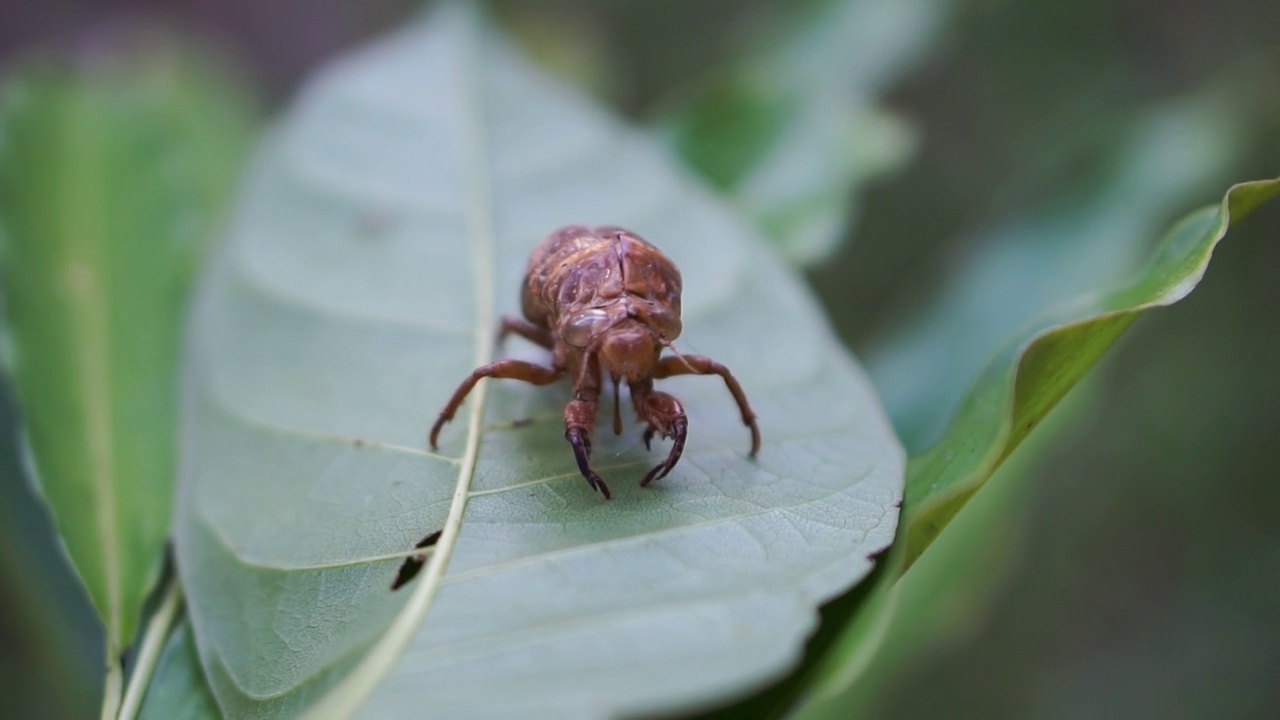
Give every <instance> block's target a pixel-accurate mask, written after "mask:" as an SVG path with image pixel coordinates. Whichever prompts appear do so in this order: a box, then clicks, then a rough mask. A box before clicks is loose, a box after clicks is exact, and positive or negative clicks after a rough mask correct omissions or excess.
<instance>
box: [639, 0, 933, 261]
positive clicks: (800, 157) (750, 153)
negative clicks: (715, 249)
mask: <svg viewBox="0 0 1280 720" xmlns="http://www.w3.org/2000/svg"><path fill="white" fill-rule="evenodd" d="M947 12H948V3H945V2H940V1H938V0H824V1H823V2H820V3H818V5H817V7H816V8H814V9H813V10H812V11H810V12H807V13H805V14H803V15H802V16H801V17H800V18H799V20H798V22H796V23H795V24H794V27H792V28H790V30H789V32H787V33H785V34H784V35H782V36H781V37H779V38H777V39H776V40H774V41H773V44H772V46H771V47H769V48H768V49H767V50H766V51H764V52H757V53H755V54H752V55H749V56H747V57H746V58H744V59H743V60H742V61H741V62H740V63H739V65H738V67H736V68H734V69H733V71H732V72H731V73H730V74H729V76H728V77H727V78H721V79H720V82H719V83H717V84H716V85H715V87H714V88H712V89H711V90H709V91H708V92H707V93H706V94H705V96H704V97H701V98H700V99H698V101H697V102H694V103H692V104H690V105H689V106H688V107H686V108H684V109H682V110H681V111H680V112H678V113H675V114H673V115H672V116H671V117H670V118H668V119H667V120H666V121H665V126H664V132H665V133H666V134H667V135H668V136H669V138H670V142H671V144H672V147H673V148H674V149H675V150H676V152H677V153H679V154H680V155H681V157H683V158H684V160H685V161H686V162H688V163H689V165H690V166H692V167H693V168H694V169H696V170H697V171H698V172H699V173H701V174H702V175H703V177H705V178H706V179H707V180H709V181H710V182H711V183H712V184H714V185H715V186H716V187H718V188H720V189H721V190H723V191H724V192H725V193H726V194H727V195H728V196H729V197H730V198H731V199H732V200H733V202H734V204H735V205H736V206H737V207H738V208H739V209H740V211H741V212H742V213H743V214H744V215H745V216H747V217H750V218H752V219H753V220H754V221H755V222H757V223H758V225H759V226H760V227H761V228H762V229H763V230H764V231H765V232H766V234H767V235H768V236H769V237H770V239H772V240H773V241H774V243H775V244H776V245H777V247H778V248H779V249H780V250H781V251H782V253H783V255H784V256H786V257H787V259H789V260H791V261H792V262H795V263H797V264H812V263H816V262H818V261H820V260H823V259H825V258H827V257H828V256H829V255H830V254H831V253H832V252H833V251H834V250H835V248H836V247H837V244H838V242H839V240H840V239H841V238H842V237H843V236H844V235H845V233H846V229H847V227H848V226H849V223H850V222H851V220H852V218H853V217H854V216H855V215H856V210H857V194H858V191H859V190H860V189H861V186H862V185H863V184H865V183H866V182H868V181H869V180H871V179H873V178H875V177H877V176H879V175H882V174H884V173H886V172H888V171H890V170H892V169H894V168H896V167H898V166H900V165H901V164H902V163H903V162H905V161H906V159H907V158H908V157H909V156H910V154H911V150H912V148H913V145H914V133H913V131H912V129H911V128H910V127H909V126H907V125H906V124H905V123H904V122H903V121H901V120H899V119H898V118H896V117H894V116H893V115H891V114H889V113H888V112H886V111H885V110H884V109H883V108H881V107H879V106H878V105H877V101H876V98H875V95H876V94H877V93H878V92H881V91H882V90H883V88H884V86H885V85H887V84H888V83H889V82H890V81H892V80H893V79H894V78H895V77H896V76H897V75H899V74H900V73H902V72H903V71H904V70H905V69H906V68H907V67H909V66H910V65H911V64H912V63H913V62H914V61H915V60H916V59H917V57H918V56H919V55H920V54H921V53H922V52H923V50H924V48H925V47H927V46H928V43H929V40H931V39H932V37H933V36H934V34H935V33H936V32H937V31H938V28H939V27H940V26H941V25H942V22H943V20H944V18H945V15H946V14H947Z"/></svg>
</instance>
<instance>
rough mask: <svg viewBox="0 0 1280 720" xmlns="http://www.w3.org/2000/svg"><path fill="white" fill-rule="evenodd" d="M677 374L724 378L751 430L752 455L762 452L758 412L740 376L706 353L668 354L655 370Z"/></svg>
mask: <svg viewBox="0 0 1280 720" xmlns="http://www.w3.org/2000/svg"><path fill="white" fill-rule="evenodd" d="M676 375H719V376H720V377H721V378H724V384H725V385H726V386H728V388H729V392H730V393H731V394H732V395H733V399H734V401H735V402H737V403H738V412H740V413H742V424H743V425H746V426H747V427H748V428H749V429H750V430H751V453H750V454H751V456H752V457H755V455H756V453H758V452H760V427H759V426H758V425H756V414H755V413H754V412H752V411H751V406H750V405H749V404H747V394H746V393H745V392H743V391H742V386H741V385H739V384H738V378H736V377H734V376H733V373H731V372H729V368H727V367H725V366H724V365H721V364H720V363H718V362H716V361H715V360H712V359H711V358H709V357H706V356H704V355H680V356H667V357H664V358H662V359H661V360H659V361H658V366H657V368H656V369H655V370H654V373H653V376H654V377H655V378H658V379H661V378H669V377H674V376H676Z"/></svg>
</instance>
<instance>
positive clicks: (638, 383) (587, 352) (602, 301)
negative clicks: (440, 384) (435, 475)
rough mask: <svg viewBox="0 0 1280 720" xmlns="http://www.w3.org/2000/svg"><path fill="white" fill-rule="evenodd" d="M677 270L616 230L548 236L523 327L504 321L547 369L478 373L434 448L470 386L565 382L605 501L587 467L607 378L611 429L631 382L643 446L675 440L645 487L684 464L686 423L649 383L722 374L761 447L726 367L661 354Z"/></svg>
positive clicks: (434, 432) (577, 448)
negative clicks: (543, 358)
mask: <svg viewBox="0 0 1280 720" xmlns="http://www.w3.org/2000/svg"><path fill="white" fill-rule="evenodd" d="M680 290H681V281H680V271H679V270H678V269H676V266H675V263H673V262H671V260H670V259H669V258H667V256H666V255H663V254H662V252H661V251H660V250H658V249H657V248H656V247H654V246H653V245H650V244H649V243H648V242H646V241H645V240H643V239H641V238H640V236H638V235H636V234H635V233H632V232H629V231H627V230H623V229H622V228H618V227H587V226H583V225H569V226H567V227H562V228H560V229H559V230H556V231H555V232H553V233H551V234H550V235H548V236H547V238H546V239H545V240H543V241H542V242H541V243H540V244H539V245H538V247H537V248H535V249H534V251H533V255H532V256H530V258H529V265H528V269H527V270H526V271H525V280H524V287H523V288H522V290H521V294H520V301H521V306H522V310H523V312H524V317H525V319H524V320H518V319H515V318H511V317H504V318H503V319H502V324H501V327H500V335H499V337H500V338H505V337H506V336H507V335H509V334H511V333H515V334H516V335H519V336H521V337H523V338H525V339H527V340H530V341H531V342H534V343H537V344H538V345H541V346H542V347H545V348H547V349H548V350H551V351H552V353H553V355H552V359H551V366H550V367H545V366H542V365H536V364H534V363H529V362H525V361H523V360H498V361H496V362H492V363H489V364H488V365H484V366H481V367H479V368H476V370H475V371H474V372H472V373H471V375H470V376H468V377H467V379H466V380H463V381H462V384H461V385H459V386H458V389H457V390H456V391H454V393H453V397H452V398H451V399H450V400H449V404H447V405H445V406H444V409H443V410H441V411H440V417H439V419H437V420H436V423H435V425H434V426H433V427H432V428H431V447H433V448H434V447H436V446H437V445H436V440H437V438H438V437H439V435H440V428H442V427H444V424H445V423H447V422H449V421H450V420H452V419H453V415H454V413H455V412H457V410H458V406H460V405H461V404H462V401H463V400H465V399H466V397H467V393H469V392H471V388H473V387H475V385H476V383H477V382H479V381H480V380H481V379H483V378H487V377H494V378H510V379H514V380H524V381H525V382H529V383H533V384H534V385H548V384H550V383H553V382H555V381H557V380H559V379H560V378H562V377H564V376H566V375H568V376H569V377H570V378H572V380H573V399H572V400H570V401H569V403H568V404H567V405H566V406H565V408H564V437H565V439H566V440H568V441H569V444H570V445H572V446H573V454H574V457H575V458H576V459H577V461H578V469H579V470H580V471H581V472H582V476H583V477H585V478H586V479H587V482H588V483H590V485H591V487H592V488H594V489H596V490H599V491H600V492H601V493H603V494H604V496H605V498H608V497H609V487H608V486H607V485H605V484H604V481H603V480H601V479H600V476H599V475H597V474H596V472H595V471H594V470H592V469H591V436H592V432H593V430H594V428H595V424H596V410H597V409H598V408H599V405H600V391H601V389H602V387H603V377H604V376H605V375H608V377H609V379H610V380H611V381H612V382H613V432H614V434H621V433H622V415H621V411H620V410H619V407H618V385H619V383H621V382H623V381H625V382H626V383H627V387H628V388H630V390H631V402H632V404H633V405H634V406H635V410H636V415H637V417H638V418H639V420H640V422H643V423H645V424H646V428H645V431H644V444H645V447H646V448H648V447H650V443H651V442H652V440H653V436H654V435H660V436H662V437H663V438H669V439H672V440H673V441H674V442H673V443H672V445H671V452H670V453H669V454H668V455H667V458H666V460H664V461H662V462H661V463H659V464H658V465H657V466H656V467H654V468H653V469H652V470H650V471H649V472H648V474H646V475H645V476H644V479H643V480H641V481H640V484H641V485H642V486H646V485H648V484H649V483H651V482H653V481H654V480H656V479H659V478H662V477H664V476H666V474H667V473H669V472H671V468H673V467H675V465H676V463H677V462H679V460H680V454H681V453H682V452H684V445H685V439H686V437H687V436H688V432H689V420H688V418H687V416H686V415H685V412H684V407H683V406H681V405H680V401H679V400H677V399H675V397H673V396H671V395H669V394H667V393H664V392H659V391H657V390H654V389H653V381H654V380H661V379H662V378H668V377H672V376H675V375H719V376H720V377H722V378H724V382H725V385H727V386H728V387H729V392H731V393H733V399H734V400H736V401H737V403H738V410H739V411H740V412H741V413H742V422H743V423H744V424H745V425H746V426H747V427H748V428H750V430H751V456H752V457H754V456H755V454H756V453H757V452H759V450H760V428H759V427H757V426H756V416H755V413H753V412H751V406H750V405H748V404H747V396H746V394H745V393H743V392H742V386H741V385H739V384H738V380H737V378H735V377H734V376H733V373H731V372H729V369H728V368H726V367H725V366H724V365H721V364H720V363H718V362H716V361H714V360H712V359H711V358H708V357H703V356H701V355H681V354H679V353H676V354H675V355H669V356H667V357H660V356H661V354H662V349H663V348H664V347H665V348H671V350H672V351H673V352H675V348H674V347H673V346H672V342H673V341H674V340H675V339H676V337H678V336H679V335H680V329H681V322H680Z"/></svg>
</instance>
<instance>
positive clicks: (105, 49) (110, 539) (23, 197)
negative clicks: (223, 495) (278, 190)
mask: <svg viewBox="0 0 1280 720" xmlns="http://www.w3.org/2000/svg"><path fill="white" fill-rule="evenodd" d="M122 39H123V40H124V42H119V43H118V46H116V45H113V44H112V42H110V40H112V39H111V38H106V39H100V40H101V42H100V46H98V51H97V54H95V56H94V62H93V63H88V62H83V63H82V62H80V61H81V60H82V58H75V57H72V58H63V57H60V56H56V55H50V56H47V57H46V56H39V57H37V58H35V59H33V61H31V62H28V63H26V64H23V65H20V66H18V67H19V70H18V72H16V73H15V74H14V75H13V76H12V77H10V78H9V79H8V80H7V82H6V85H5V88H4V95H3V103H4V107H3V115H2V116H0V234H2V239H3V267H4V287H3V292H4V313H5V323H6V326H5V331H6V341H7V347H6V351H7V355H8V357H7V358H6V360H7V364H8V366H9V370H10V372H11V374H12V378H13V385H14V389H15V391H16V394H17V396H18V398H19V400H20V404H21V407H22V412H23V422H24V426H25V434H26V439H27V442H28V447H29V461H30V467H31V469H32V470H33V473H32V475H33V479H34V481H35V483H36V485H37V487H38V489H39V491H40V493H41V495H42V496H43V498H44V499H45V501H46V502H47V503H48V505H49V508H50V511H51V512H52V515H53V518H54V520H55V523H56V525H57V529H58V533H59V536H60V539H61V541H62V543H63V545H64V546H65V548H66V552H67V555H68V556H69V558H70V560H71V563H72V565H73V566H74V567H75V569H76V572H77V573H78V574H79V576H80V578H81V579H82V580H83V582H84V585H85V588H86V590H87V592H88V595H89V597H90V599H91V600H92V602H93V604H94V607H95V608H96V609H97V611H98V613H99V615H100V616H101V617H102V619H103V622H104V624H105V626H106V637H107V645H108V647H107V652H108V655H109V656H110V657H111V658H117V657H119V655H120V653H122V652H123V651H124V648H125V647H126V646H127V645H128V644H129V643H130V641H131V640H132V638H133V636H134V632H135V629H136V627H137V624H138V622H139V615H140V613H141V611H142V606H143V600H144V598H145V596H146V593H147V591H148V589H149V587H150V585H151V583H152V581H153V578H154V577H155V575H156V573H157V572H158V570H159V567H160V561H161V558H162V553H163V549H164V544H165V541H166V536H167V533H168V529H169V524H168V521H169V508H170V503H171V492H172V485H173V481H174V466H175V458H174V454H175V453H174V447H175V444H176V438H175V435H176V433H175V431H174V424H175V421H176V417H177V380H176V367H177V354H178V347H179V345H180V331H179V325H180V322H181V316H182V308H183V301H184V298H185V293H186V288H187V281H188V276H189V274H190V269H191V266H192V264H193V260H194V258H195V257H196V255H197V250H198V249H199V246H200V244H201V243H202V242H203V240H204V239H205V236H206V235H208V234H209V233H211V232H213V230H214V228H215V225H216V223H217V220H218V219H219V211H220V210H221V209H222V206H223V202H224V200H225V195H226V193H227V190H228V188H229V187H230V184H231V179H232V176H233V174H234V172H235V169H236V166H237V162H238V160H239V159H240V158H241V157H242V156H243V151H244V149H245V148H246V146H247V144H248V137H249V128H250V125H251V122H250V112H249V110H248V108H247V103H246V101H245V98H244V97H242V96H241V95H240V94H239V91H238V89H236V88H233V87H232V86H231V85H229V84H228V83H227V82H226V81H225V79H223V78H219V77H216V76H214V75H213V74H211V73H210V71H209V69H208V67H207V66H206V65H203V64H202V63H200V62H198V61H195V60H193V58H192V57H191V56H190V55H189V54H188V53H187V52H186V51H179V50H178V49H177V46H176V44H174V43H173V42H171V41H158V39H157V38H156V37H152V36H143V37H142V38H141V39H139V38H137V37H125V38H114V40H117V41H118V40H122ZM122 47H123V48H125V50H123V51H122V50H121V49H120V48H122Z"/></svg>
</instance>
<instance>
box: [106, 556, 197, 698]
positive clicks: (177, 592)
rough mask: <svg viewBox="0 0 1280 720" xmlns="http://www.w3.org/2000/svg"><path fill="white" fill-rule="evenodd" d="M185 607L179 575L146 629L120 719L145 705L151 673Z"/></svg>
mask: <svg viewBox="0 0 1280 720" xmlns="http://www.w3.org/2000/svg"><path fill="white" fill-rule="evenodd" d="M181 609H182V585H180V584H179V583H178V578H177V576H176V574H175V575H174V576H172V577H170V578H169V582H168V583H167V587H166V588H165V591H164V599H163V600H161V601H160V607H159V608H157V609H156V613H155V614H154V615H152V616H151V619H150V620H149V621H147V629H146V630H144V631H143V635H142V645H141V646H139V648H138V660H137V663H136V665H135V666H134V668H133V674H132V675H130V676H129V685H128V686H127V687H126V688H125V693H124V701H123V702H122V703H121V705H120V713H119V715H117V716H116V717H117V720H133V718H135V717H137V715H138V710H139V709H141V707H142V698H143V697H144V696H145V695H146V691H147V688H148V687H149V686H150V685H151V676H152V674H153V673H155V669H156V664H157V663H158V662H159V660H160V651H161V650H162V649H163V648H164V643H165V640H166V639H168V637H169V631H170V629H172V628H173V623H174V621H175V620H176V619H177V617H178V612H179V611H180V610H181Z"/></svg>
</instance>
